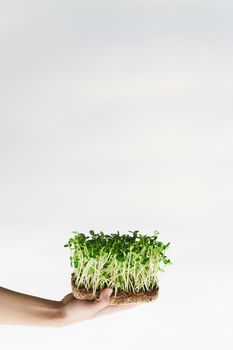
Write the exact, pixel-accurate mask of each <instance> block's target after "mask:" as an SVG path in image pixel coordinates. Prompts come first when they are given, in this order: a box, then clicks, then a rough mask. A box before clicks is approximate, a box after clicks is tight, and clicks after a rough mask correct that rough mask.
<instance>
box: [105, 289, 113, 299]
mask: <svg viewBox="0 0 233 350" xmlns="http://www.w3.org/2000/svg"><path fill="white" fill-rule="evenodd" d="M111 294H112V288H108V289H107V290H106V295H107V296H109V297H110V296H111Z"/></svg>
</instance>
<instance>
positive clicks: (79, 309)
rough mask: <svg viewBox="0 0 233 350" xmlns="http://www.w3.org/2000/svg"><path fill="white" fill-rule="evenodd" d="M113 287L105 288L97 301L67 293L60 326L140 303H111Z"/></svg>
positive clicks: (62, 302)
mask: <svg viewBox="0 0 233 350" xmlns="http://www.w3.org/2000/svg"><path fill="white" fill-rule="evenodd" d="M111 294H112V289H111V288H105V289H103V290H102V292H101V293H100V298H99V299H98V300H96V301H83V300H77V299H75V298H74V296H73V294H72V293H70V294H67V295H66V296H65V297H64V298H63V299H62V300H61V309H62V310H63V312H62V317H61V318H60V320H59V321H58V326H66V325H69V324H73V323H76V322H80V321H84V320H88V319H94V318H97V317H99V316H103V315H107V314H112V313H114V312H119V311H123V310H127V309H131V308H133V307H135V306H136V305H138V304H128V305H109V303H110V296H111Z"/></svg>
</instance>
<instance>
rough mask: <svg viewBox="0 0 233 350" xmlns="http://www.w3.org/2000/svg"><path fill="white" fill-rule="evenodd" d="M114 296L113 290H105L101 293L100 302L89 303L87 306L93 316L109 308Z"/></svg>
mask: <svg viewBox="0 0 233 350" xmlns="http://www.w3.org/2000/svg"><path fill="white" fill-rule="evenodd" d="M111 294H112V288H105V289H103V290H102V291H101V293H100V297H99V299H98V300H96V301H94V302H91V303H89V304H88V305H87V306H88V307H89V308H90V309H91V311H92V312H93V314H95V313H96V312H99V311H100V310H102V309H104V308H105V307H107V306H108V305H109V303H110V296H111Z"/></svg>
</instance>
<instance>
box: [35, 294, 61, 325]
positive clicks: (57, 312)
mask: <svg viewBox="0 0 233 350" xmlns="http://www.w3.org/2000/svg"><path fill="white" fill-rule="evenodd" d="M32 312H33V313H34V315H35V318H36V319H37V321H38V322H37V324H38V325H39V326H47V327H60V326H63V325H64V323H65V309H64V305H63V303H62V302H60V301H53V300H49V301H47V300H46V302H44V301H43V302H42V303H40V304H39V305H34V307H33V311H32Z"/></svg>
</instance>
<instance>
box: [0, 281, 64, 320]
mask: <svg viewBox="0 0 233 350" xmlns="http://www.w3.org/2000/svg"><path fill="white" fill-rule="evenodd" d="M62 306H63V305H62V303H61V302H59V301H54V300H48V299H42V298H39V297H35V296H31V295H27V294H22V293H18V292H14V291H12V290H9V289H6V288H1V287H0V324H5V325H7V324H11V325H31V326H54V327H56V326H59V325H60V323H61V322H62V318H63V307H62Z"/></svg>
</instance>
